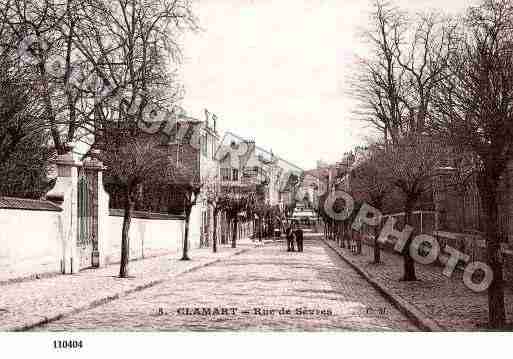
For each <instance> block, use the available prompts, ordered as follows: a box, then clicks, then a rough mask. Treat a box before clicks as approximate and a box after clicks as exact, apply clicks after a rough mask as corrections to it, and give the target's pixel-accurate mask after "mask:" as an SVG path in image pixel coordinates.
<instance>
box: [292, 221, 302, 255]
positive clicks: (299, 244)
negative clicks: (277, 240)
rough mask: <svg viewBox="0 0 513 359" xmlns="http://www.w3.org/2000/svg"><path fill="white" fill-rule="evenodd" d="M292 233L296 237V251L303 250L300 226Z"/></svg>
mask: <svg viewBox="0 0 513 359" xmlns="http://www.w3.org/2000/svg"><path fill="white" fill-rule="evenodd" d="M294 234H295V237H296V243H297V251H298V252H303V230H302V229H301V227H298V229H296V230H295V231H294Z"/></svg>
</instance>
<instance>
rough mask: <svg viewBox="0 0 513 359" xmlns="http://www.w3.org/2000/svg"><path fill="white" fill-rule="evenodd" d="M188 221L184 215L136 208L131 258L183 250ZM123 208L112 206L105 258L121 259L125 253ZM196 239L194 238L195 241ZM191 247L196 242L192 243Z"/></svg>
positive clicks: (132, 229) (109, 260)
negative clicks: (168, 214)
mask: <svg viewBox="0 0 513 359" xmlns="http://www.w3.org/2000/svg"><path fill="white" fill-rule="evenodd" d="M183 224H184V221H183V218H182V217H180V216H166V215H158V214H148V213H138V212H135V213H134V215H133V218H132V221H131V224H130V231H129V238H130V259H132V260H133V259H141V258H148V257H153V256H157V255H164V254H169V253H177V254H178V253H179V252H180V251H181V250H182V245H183V244H182V242H183V228H184V226H183ZM122 227H123V211H121V210H111V211H110V216H109V221H108V228H109V231H108V237H107V240H106V242H105V249H104V255H105V261H106V263H107V264H111V263H118V262H119V261H120V255H121V230H122ZM191 242H192V241H191ZM191 248H194V246H193V245H192V243H191Z"/></svg>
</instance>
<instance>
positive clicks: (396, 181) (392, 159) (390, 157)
mask: <svg viewBox="0 0 513 359" xmlns="http://www.w3.org/2000/svg"><path fill="white" fill-rule="evenodd" d="M446 156H447V154H446V147H445V146H444V145H443V144H442V143H440V141H437V140H435V139H433V138H430V137H427V136H424V135H415V134H411V135H408V136H406V137H403V138H401V139H400V141H399V142H398V143H397V144H395V145H393V146H388V148H387V149H386V150H385V151H383V154H382V157H381V156H380V157H381V158H382V161H383V162H382V163H383V166H382V167H381V173H380V177H381V178H383V179H385V180H386V181H387V182H389V183H390V184H391V185H392V186H394V187H395V188H397V189H398V190H399V191H400V193H401V194H402V198H403V208H404V222H405V225H412V213H413V210H414V208H415V206H416V205H417V204H418V201H419V199H420V197H421V195H422V194H423V193H425V192H426V191H427V190H428V189H430V188H431V184H432V178H433V176H435V175H436V174H437V171H438V168H439V166H440V163H441V161H443V160H444V159H445V158H446ZM411 241H412V237H411V236H410V237H409V238H408V240H407V241H406V243H405V247H404V248H405V250H404V253H403V256H404V275H403V278H402V279H403V280H405V281H414V280H417V278H416V275H415V263H414V261H413V258H412V257H411V255H410V251H409V248H410V244H411Z"/></svg>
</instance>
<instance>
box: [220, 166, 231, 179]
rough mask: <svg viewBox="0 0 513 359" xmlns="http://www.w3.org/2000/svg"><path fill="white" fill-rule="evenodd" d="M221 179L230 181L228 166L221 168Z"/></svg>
mask: <svg viewBox="0 0 513 359" xmlns="http://www.w3.org/2000/svg"><path fill="white" fill-rule="evenodd" d="M221 179H222V180H223V181H230V180H231V176H230V169H229V168H221Z"/></svg>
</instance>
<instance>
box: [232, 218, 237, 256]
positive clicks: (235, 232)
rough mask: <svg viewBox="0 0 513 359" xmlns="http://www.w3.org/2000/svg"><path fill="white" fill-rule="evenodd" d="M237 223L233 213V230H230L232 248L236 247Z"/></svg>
mask: <svg viewBox="0 0 513 359" xmlns="http://www.w3.org/2000/svg"><path fill="white" fill-rule="evenodd" d="M237 224H238V219H237V215H235V218H234V220H233V230H232V248H236V247H237Z"/></svg>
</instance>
